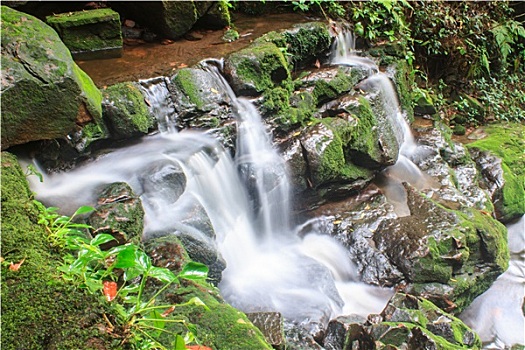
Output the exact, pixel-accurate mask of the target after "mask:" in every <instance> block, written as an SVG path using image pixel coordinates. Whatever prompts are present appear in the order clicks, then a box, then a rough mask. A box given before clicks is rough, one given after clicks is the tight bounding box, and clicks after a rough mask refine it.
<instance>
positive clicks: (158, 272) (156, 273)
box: [148, 266, 177, 283]
mask: <svg viewBox="0 0 525 350" xmlns="http://www.w3.org/2000/svg"><path fill="white" fill-rule="evenodd" d="M148 276H149V277H153V278H155V279H157V280H159V281H161V282H165V283H168V282H173V281H174V280H176V279H177V277H176V276H175V275H174V274H173V272H171V271H170V270H169V269H167V268H165V267H155V266H153V267H152V268H151V269H150V270H149V271H148Z"/></svg>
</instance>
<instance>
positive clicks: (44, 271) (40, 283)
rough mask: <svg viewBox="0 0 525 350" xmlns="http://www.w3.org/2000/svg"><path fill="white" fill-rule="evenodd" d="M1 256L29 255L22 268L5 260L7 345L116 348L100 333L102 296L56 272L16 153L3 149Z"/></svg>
mask: <svg viewBox="0 0 525 350" xmlns="http://www.w3.org/2000/svg"><path fill="white" fill-rule="evenodd" d="M1 192H2V213H1V215H2V257H3V258H4V259H6V261H8V262H14V263H16V262H20V261H21V260H22V259H25V260H24V262H23V263H22V265H21V266H20V269H19V270H18V271H11V270H9V269H8V268H7V267H6V266H5V265H3V264H2V277H1V278H2V286H1V288H2V305H1V307H2V344H1V345H2V349H49V348H53V349H95V348H98V345H101V346H104V347H105V348H108V349H109V348H113V347H112V346H111V343H110V339H108V338H109V337H106V336H105V335H104V334H102V333H100V331H99V327H100V326H103V324H104V321H103V319H102V316H101V315H102V313H103V312H104V311H105V310H104V307H103V305H102V304H101V302H100V301H99V300H98V298H97V297H94V296H89V295H86V294H84V293H83V292H81V291H78V290H74V289H72V288H71V287H70V286H68V285H67V284H66V283H65V282H64V281H63V280H61V279H60V278H58V277H57V270H56V268H57V266H58V265H59V263H60V258H59V255H57V252H55V251H53V250H51V249H50V248H49V245H48V243H47V240H46V238H45V231H44V228H43V227H42V226H40V225H38V224H37V223H36V222H37V210H36V208H35V207H34V205H33V203H32V202H31V197H30V191H29V188H28V185H27V182H26V180H25V176H24V175H23V173H22V170H21V168H20V166H19V165H18V162H17V160H16V158H15V157H14V156H13V155H11V154H9V153H5V152H3V153H2V191H1Z"/></svg>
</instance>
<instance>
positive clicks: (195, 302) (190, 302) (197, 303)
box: [185, 297, 210, 310]
mask: <svg viewBox="0 0 525 350" xmlns="http://www.w3.org/2000/svg"><path fill="white" fill-rule="evenodd" d="M185 304H186V305H195V306H202V307H204V308H205V309H206V310H210V308H209V307H208V306H207V305H206V304H204V302H203V301H202V300H201V299H200V298H199V297H193V298H191V299H190V300H188V301H187V302H186V303H185Z"/></svg>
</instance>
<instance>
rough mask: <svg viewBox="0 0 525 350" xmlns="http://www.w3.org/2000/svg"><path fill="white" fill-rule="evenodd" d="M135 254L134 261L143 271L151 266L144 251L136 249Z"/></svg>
mask: <svg viewBox="0 0 525 350" xmlns="http://www.w3.org/2000/svg"><path fill="white" fill-rule="evenodd" d="M135 255H136V263H137V264H138V265H139V266H141V267H142V268H143V269H144V270H145V271H147V270H149V269H150V268H151V259H150V257H149V256H148V255H147V254H146V253H144V252H143V251H142V250H137V251H136V252H135Z"/></svg>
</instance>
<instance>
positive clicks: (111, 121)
mask: <svg viewBox="0 0 525 350" xmlns="http://www.w3.org/2000/svg"><path fill="white" fill-rule="evenodd" d="M103 96H104V100H103V101H102V115H103V117H104V121H105V123H106V125H107V127H108V129H109V132H110V135H111V137H112V138H113V139H115V140H119V139H127V138H131V137H133V136H141V135H144V134H147V133H148V132H149V131H151V130H154V129H155V128H156V119H155V116H153V115H151V113H150V112H149V110H148V106H147V105H146V102H145V100H144V96H143V95H142V92H141V91H140V89H139V85H138V84H137V83H131V82H128V83H119V84H115V85H111V86H109V87H107V88H106V89H104V90H103Z"/></svg>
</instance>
